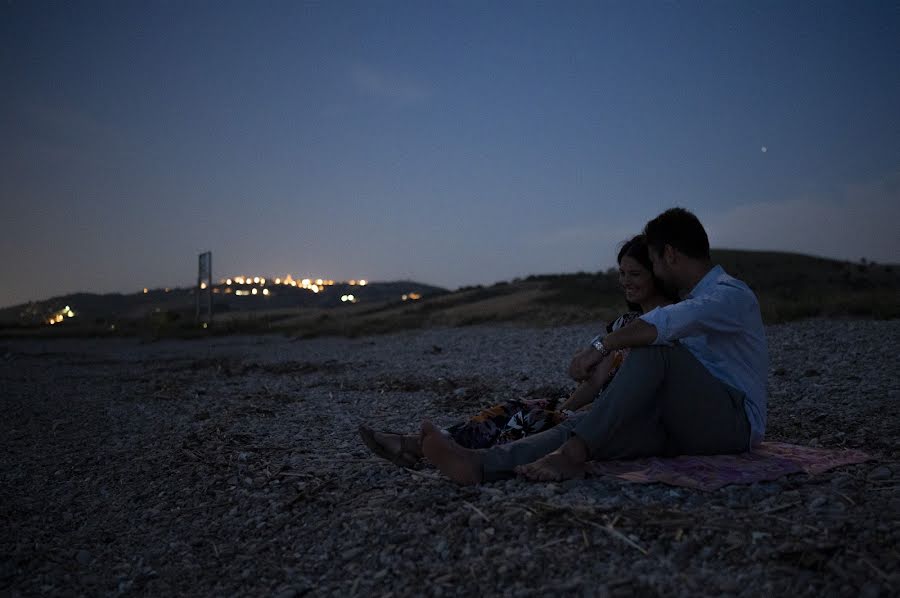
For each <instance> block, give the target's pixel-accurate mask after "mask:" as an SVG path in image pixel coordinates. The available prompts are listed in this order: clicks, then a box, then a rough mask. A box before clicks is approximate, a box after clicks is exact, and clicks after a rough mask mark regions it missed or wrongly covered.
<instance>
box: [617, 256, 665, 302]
mask: <svg viewBox="0 0 900 598" xmlns="http://www.w3.org/2000/svg"><path fill="white" fill-rule="evenodd" d="M619 284H621V285H622V288H623V289H624V290H625V300H626V301H628V302H630V303H639V304H640V303H643V302H645V301H646V300H647V299H648V298H650V297H652V296H653V295H654V294H656V288H655V287H654V285H653V275H652V274H651V273H650V270H648V269H646V268H645V267H643V266H642V265H641V263H640V262H639V261H637V260H636V259H634V258H633V257H629V256H627V255H626V256H623V257H622V261H621V262H619Z"/></svg>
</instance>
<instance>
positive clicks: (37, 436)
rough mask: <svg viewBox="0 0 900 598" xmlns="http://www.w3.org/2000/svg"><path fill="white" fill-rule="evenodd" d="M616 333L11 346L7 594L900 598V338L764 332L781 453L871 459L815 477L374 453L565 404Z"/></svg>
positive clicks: (886, 330)
mask: <svg viewBox="0 0 900 598" xmlns="http://www.w3.org/2000/svg"><path fill="white" fill-rule="evenodd" d="M598 326H599V325H579V326H569V327H564V328H555V329H550V330H547V329H540V330H537V329H527V328H517V327H510V326H479V327H470V328H462V329H437V330H428V331H414V332H405V333H400V334H395V335H388V336H379V337H370V338H360V339H335V338H325V339H315V340H303V341H294V340H291V339H286V338H280V337H228V338H212V339H206V340H200V341H163V342H156V343H141V342H140V341H137V340H100V339H98V340H90V339H88V340H85V339H82V340H63V339H60V340H53V341H47V340H40V341H39V340H28V341H26V340H17V341H5V342H3V343H0V345H2V346H0V383H2V393H0V396H2V407H3V413H4V417H3V420H2V423H0V434H2V438H3V450H2V452H0V476H2V478H0V480H2V484H0V516H2V525H3V532H2V537H0V559H2V560H0V594H3V595H12V596H16V595H37V594H47V595H98V594H103V595H117V594H123V595H191V596H192V595H211V594H215V595H235V594H238V595H274V596H283V597H288V596H298V595H304V594H309V595H329V594H333V595H340V596H344V595H379V596H386V595H394V596H400V595H418V594H428V595H435V596H442V595H457V596H470V595H479V594H488V595H509V596H529V595H534V596H543V595H547V594H550V593H552V592H566V593H567V594H572V595H585V596H607V595H610V596H620V595H621V596H627V595H633V594H639V595H654V594H664V595H684V596H697V595H720V594H729V595H747V596H758V595H761V594H772V595H792V596H819V595H829V596H830V595H837V596H860V595H861V596H867V597H868V596H878V595H883V596H888V595H897V592H900V525H898V519H900V441H898V435H897V432H898V430H900V417H898V414H897V405H898V387H900V383H898V374H897V373H898V371H900V368H898V351H900V342H898V339H900V321H887V322H884V321H882V322H876V321H847V320H811V321H805V322H798V323H793V324H788V325H782V326H773V327H770V328H769V329H768V334H769V341H770V349H771V353H772V371H771V376H770V386H771V398H770V412H769V432H768V435H767V438H768V439H769V440H781V441H786V442H797V443H804V444H809V445H813V446H827V447H854V448H861V449H864V450H866V451H869V452H870V453H871V454H872V455H873V456H875V457H876V460H875V461H873V462H870V463H866V464H863V465H857V466H850V467H845V468H840V469H838V470H836V471H832V472H828V473H826V474H823V475H819V476H807V475H803V474H801V475H794V476H791V477H789V478H785V479H782V480H779V481H778V482H767V483H760V484H755V485H753V486H729V487H725V488H723V489H721V490H719V491H716V492H710V493H704V492H699V491H694V490H689V489H683V488H673V487H669V486H663V485H657V484H650V485H636V484H629V483H627V482H622V481H619V480H614V479H606V478H592V479H588V480H583V481H574V482H566V483H561V484H535V483H526V482H523V481H520V480H511V481H505V482H498V483H494V484H486V485H482V486H478V487H469V488H460V487H457V486H455V485H453V484H452V483H449V482H447V481H446V480H444V479H441V478H439V477H438V476H437V475H436V472H435V471H434V470H433V469H431V468H428V467H424V468H422V469H420V470H417V471H412V472H410V471H407V470H402V469H399V468H397V467H394V466H393V465H391V464H389V463H387V462H384V461H381V460H378V459H376V458H374V457H372V456H371V455H370V454H369V453H368V451H367V450H366V449H365V447H364V446H363V445H362V443H361V442H360V441H359V440H358V438H357V435H356V426H357V425H358V424H359V423H360V422H363V421H366V422H369V423H371V424H373V425H375V426H381V427H386V428H393V429H401V430H414V429H416V428H417V425H418V422H419V421H420V420H421V419H422V418H423V417H426V416H430V417H433V418H434V420H435V421H436V422H437V423H438V424H441V425H449V424H451V423H453V422H455V421H457V420H458V419H460V418H462V417H464V416H466V415H468V414H471V413H473V412H474V411H475V410H476V409H478V408H479V407H480V406H482V405H486V404H489V403H491V402H495V401H498V400H502V399H506V398H510V397H519V396H535V397H538V396H547V395H565V394H567V393H568V392H569V391H570V390H571V388H572V383H571V382H570V381H569V380H567V378H566V377H565V375H564V372H565V369H566V366H567V364H568V360H569V357H570V356H571V354H572V353H573V351H574V350H575V348H576V347H577V345H578V344H580V343H581V342H583V341H584V340H585V339H587V338H589V337H590V336H592V333H593V332H594V330H595V329H597V328H598Z"/></svg>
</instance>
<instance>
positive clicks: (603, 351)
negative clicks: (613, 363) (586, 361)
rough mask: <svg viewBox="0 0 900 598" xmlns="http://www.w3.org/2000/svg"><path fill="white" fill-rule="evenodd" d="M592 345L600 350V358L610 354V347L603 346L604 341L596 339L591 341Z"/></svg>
mask: <svg viewBox="0 0 900 598" xmlns="http://www.w3.org/2000/svg"><path fill="white" fill-rule="evenodd" d="M591 346H592V347H593V348H595V349H597V350H598V351H600V359H603V358H604V357H606V356H607V355H609V349H607V348H606V347H604V346H603V341H600V340H594V341H593V342H591Z"/></svg>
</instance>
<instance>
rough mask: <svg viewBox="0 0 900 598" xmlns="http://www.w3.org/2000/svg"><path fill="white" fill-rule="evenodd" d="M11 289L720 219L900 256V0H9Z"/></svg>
mask: <svg viewBox="0 0 900 598" xmlns="http://www.w3.org/2000/svg"><path fill="white" fill-rule="evenodd" d="M0 202H2V213H3V222H4V224H5V226H4V227H3V234H2V235H0V281H2V282H0V306H7V305H12V304H16V303H20V302H24V301H27V300H39V299H46V298H49V297H51V296H55V295H61V294H64V293H68V292H74V291H92V292H113V291H118V292H135V291H138V290H139V289H140V288H142V287H162V286H183V285H188V284H190V283H191V282H192V280H194V279H195V277H196V266H197V254H198V253H199V252H201V251H205V250H211V251H212V252H213V275H214V277H215V278H220V277H225V276H229V275H235V274H258V275H273V276H274V275H283V274H285V273H292V274H293V275H294V276H297V275H301V276H308V275H312V276H313V277H327V278H332V279H335V280H344V279H349V278H367V279H370V280H376V281H377V280H397V279H412V280H416V281H420V282H425V283H431V284H436V285H439V286H444V287H448V288H456V287H458V286H461V285H470V284H478V283H492V282H495V281H498V280H509V279H511V278H513V277H516V276H523V275H528V274H532V273H551V272H552V273H558V272H574V271H578V270H587V271H596V270H601V269H603V270H605V269H606V268H609V267H611V266H613V265H614V259H615V251H616V248H617V246H618V244H619V243H620V242H621V241H622V240H624V239H625V238H627V237H629V236H630V235H632V234H635V233H637V232H639V231H640V229H641V227H642V226H643V224H644V223H645V222H646V220H647V219H649V218H651V217H652V216H654V215H655V214H657V213H659V212H660V211H662V210H664V209H666V208H668V207H671V206H674V205H681V206H684V207H687V208H689V209H691V210H693V211H694V212H695V213H696V214H697V215H698V216H699V217H700V219H701V220H702V221H703V222H704V224H705V225H706V227H707V230H708V232H709V234H710V240H711V242H712V244H713V246H715V247H732V248H748V249H772V250H788V251H797V252H802V253H807V254H813V255H822V256H827V257H835V258H841V259H849V260H854V261H857V260H859V259H860V258H862V257H865V258H867V259H871V260H875V261H878V262H900V235H898V234H897V229H898V225H897V222H898V220H900V3H897V2H883V3H882V2H858V1H856V2H840V3H835V2H821V1H816V2H808V3H806V2H784V1H778V2H759V1H756V0H754V1H747V2H732V1H717V2H712V1H710V2H663V1H657V2H566V1H560V2H541V3H536V2H509V3H507V2H493V1H479V2H476V1H472V2H453V1H445V2H425V1H419V2H408V3H407V2H375V1H366V2H325V1H322V2H299V1H298V2H268V1H266V2H249V1H247V2H223V1H215V2H201V1H189V2H164V1H151V0H145V1H142V2H131V1H115V2H98V1H92V0H83V1H76V2H65V3H64V2H54V3H48V2H41V1H36V0H21V1H20V0H0Z"/></svg>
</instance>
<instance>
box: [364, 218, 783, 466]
mask: <svg viewBox="0 0 900 598" xmlns="http://www.w3.org/2000/svg"><path fill="white" fill-rule="evenodd" d="M618 260H619V280H620V282H621V283H622V286H623V288H624V291H625V299H626V301H627V302H628V305H629V308H630V309H632V310H633V311H630V312H628V313H626V314H624V315H623V316H621V317H620V318H619V319H617V320H616V321H615V322H614V323H613V324H612V325H610V326H609V327H608V329H607V332H608V334H606V335H605V336H604V335H598V336H597V337H595V338H594V339H593V340H592V341H591V342H590V343H589V345H588V346H587V347H586V348H584V349H583V350H581V351H579V352H578V353H577V354H576V355H575V357H574V358H573V359H572V363H571V365H570V367H569V374H570V375H571V376H572V378H573V379H575V380H576V381H578V382H579V385H578V387H577V388H576V390H575V392H574V393H573V394H572V396H571V397H569V398H568V399H567V400H565V401H564V402H562V403H561V404H557V403H558V401H554V400H537V401H523V400H512V401H508V402H506V403H503V404H501V405H497V406H494V407H491V408H489V409H487V410H485V411H483V412H482V413H481V414H479V415H477V416H476V417H474V418H472V419H471V420H470V421H468V422H464V423H460V424H457V425H455V426H452V427H450V428H448V429H447V430H440V429H438V428H437V427H435V426H434V425H433V424H432V423H431V422H430V421H427V420H426V421H425V422H423V423H422V427H421V431H420V433H419V434H394V433H388V432H378V431H375V430H372V429H371V428H369V427H368V426H365V425H363V426H360V429H359V432H360V435H361V436H362V439H363V442H365V444H366V446H368V447H369V449H371V450H372V451H373V452H374V453H375V454H376V455H378V456H381V457H384V458H386V459H389V460H390V461H392V462H394V463H396V464H398V465H401V466H404V467H411V466H413V465H415V464H416V463H417V462H418V461H419V460H420V459H422V458H423V457H424V458H426V459H427V460H428V461H430V462H431V463H432V464H434V465H435V466H436V467H437V468H438V469H439V470H440V471H441V472H442V473H444V474H445V475H446V476H447V477H449V478H450V479H452V480H454V481H456V482H458V483H460V484H477V483H480V482H487V481H492V480H498V479H504V478H509V477H512V476H513V475H515V474H519V475H522V476H524V477H526V478H528V479H531V480H546V481H549V480H563V479H571V478H580V477H583V476H584V474H585V465H586V463H587V461H589V460H612V459H633V458H638V457H653V456H676V455H710V454H724V453H740V452H744V451H747V450H749V449H750V448H751V447H752V446H754V445H756V444H758V443H759V442H761V441H762V438H763V434H764V433H765V427H766V379H767V375H768V369H769V357H768V347H767V345H766V336H765V329H764V327H763V323H762V317H761V315H760V311H759V303H758V302H757V299H756V296H755V295H754V294H753V291H751V290H750V288H749V287H748V286H747V285H746V284H744V283H743V282H741V281H739V280H737V279H735V278H732V277H731V276H729V275H728V274H726V273H725V271H724V270H723V269H722V267H721V266H717V265H714V264H713V263H712V261H711V258H710V254H709V239H708V237H707V235H706V231H705V230H704V228H703V225H702V224H701V223H700V221H699V220H698V219H697V217H696V216H694V214H692V213H691V212H689V211H687V210H685V209H682V208H673V209H670V210H667V211H666V212H663V213H662V214H660V215H659V216H657V217H656V218H654V219H653V220H651V221H650V222H648V223H647V225H646V226H645V228H644V232H643V234H641V235H638V236H637V237H634V238H633V239H631V240H630V241H628V242H627V243H626V244H625V245H624V246H623V247H622V250H621V251H620V252H619V256H618Z"/></svg>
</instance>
